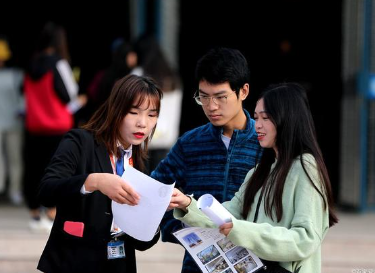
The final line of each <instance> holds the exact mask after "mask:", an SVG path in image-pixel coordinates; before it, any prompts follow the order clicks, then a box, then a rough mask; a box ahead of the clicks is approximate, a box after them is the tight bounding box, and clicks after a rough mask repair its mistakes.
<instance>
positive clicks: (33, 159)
mask: <svg viewBox="0 0 375 273" xmlns="http://www.w3.org/2000/svg"><path fill="white" fill-rule="evenodd" d="M108 50H110V51H111V58H112V59H111V63H110V65H109V66H108V67H107V68H105V69H98V71H96V73H95V75H93V77H92V79H91V80H90V83H89V85H88V86H87V88H85V89H84V90H82V89H80V88H79V86H80V85H79V80H80V79H79V74H80V73H79V68H76V67H74V68H72V66H71V64H72V60H71V57H70V54H69V48H68V41H67V33H66V31H65V29H64V28H63V27H62V26H60V25H57V24H55V23H53V22H48V23H46V24H45V25H44V27H43V29H42V30H41V32H40V35H39V37H36V47H35V50H34V53H33V55H32V57H31V59H30V60H29V62H28V63H29V65H28V66H27V67H26V68H23V69H21V68H17V67H15V66H13V65H12V44H11V43H10V41H9V40H8V39H7V37H5V36H3V35H0V197H1V199H2V200H3V201H4V200H5V202H9V203H11V204H12V205H15V206H22V205H25V206H27V208H28V210H29V212H30V221H29V228H30V229H31V230H32V231H35V232H49V231H50V230H51V228H52V224H53V220H54V218H55V213H56V212H55V208H46V207H43V206H41V204H40V203H39V201H38V198H37V192H38V186H39V183H40V180H41V178H42V176H43V173H44V170H45V168H46V166H47V165H48V163H49V161H50V159H51V157H52V155H53V154H54V152H55V149H56V148H57V146H58V143H59V142H60V140H61V138H62V136H63V135H64V134H65V133H66V132H68V131H69V130H71V129H73V128H76V127H80V126H82V125H84V124H85V123H86V122H87V121H88V120H89V119H90V117H91V115H92V114H93V113H94V112H95V111H96V110H97V109H98V108H99V107H100V106H101V105H102V104H103V103H104V102H105V101H106V100H107V99H108V97H109V94H110V93H111V90H112V87H113V86H114V84H115V82H116V81H117V80H118V79H120V78H122V77H124V76H125V75H128V74H135V75H145V76H150V77H152V78H154V79H155V80H156V82H157V83H158V84H159V86H160V87H161V89H162V90H163V93H164V95H163V100H162V102H161V104H162V107H161V109H162V110H161V112H160V116H159V120H158V125H157V129H156V131H155V134H154V137H153V141H152V142H151V143H152V144H151V145H150V147H149V149H150V150H149V151H150V153H149V163H148V166H147V167H148V168H147V172H148V173H150V172H151V171H152V170H153V169H154V168H155V167H156V166H157V164H158V163H159V161H160V160H161V159H163V158H164V157H165V155H166V154H167V152H168V150H169V148H170V147H171V146H172V145H173V144H174V143H175V141H176V140H177V138H178V135H179V123H180V115H181V105H182V89H181V82H180V77H179V75H178V73H177V72H176V71H175V70H174V69H173V68H172V67H171V65H170V64H169V63H168V61H167V59H166V57H165V54H164V52H163V51H162V49H161V47H160V45H159V44H158V41H157V40H156V39H155V38H154V37H153V36H152V35H142V36H141V37H138V39H136V41H126V40H125V39H124V38H122V37H118V38H116V39H114V41H113V42H112V44H111V47H110V48H109V49H108ZM105 53H106V52H103V54H105Z"/></svg>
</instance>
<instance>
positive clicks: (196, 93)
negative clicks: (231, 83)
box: [193, 90, 236, 106]
mask: <svg viewBox="0 0 375 273" xmlns="http://www.w3.org/2000/svg"><path fill="white" fill-rule="evenodd" d="M233 94H236V91H232V92H231V93H230V94H229V95H220V96H205V97H206V98H210V100H209V101H208V103H207V104H203V103H202V101H201V100H200V97H201V96H200V95H199V90H197V91H195V93H194V97H193V99H194V100H195V102H196V103H197V104H198V105H200V106H207V105H210V102H211V101H212V102H213V103H215V105H224V104H227V103H228V97H230V96H232V95H233ZM217 97H225V103H220V102H218V101H217Z"/></svg>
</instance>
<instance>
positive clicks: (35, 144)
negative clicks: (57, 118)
mask: <svg viewBox="0 0 375 273" xmlns="http://www.w3.org/2000/svg"><path fill="white" fill-rule="evenodd" d="M62 136H63V135H51V136H47V135H37V134H32V133H30V132H27V131H25V142H24V151H23V153H24V156H23V158H24V166H25V167H24V168H25V171H24V178H23V193H24V197H25V201H26V205H27V207H28V208H29V209H38V208H39V207H40V202H39V201H38V199H37V193H38V187H39V184H40V181H41V179H42V177H43V174H44V170H45V168H46V167H47V165H48V163H49V162H50V160H51V158H52V156H53V154H54V153H55V151H56V148H57V146H58V145H59V143H60V140H61V138H62Z"/></svg>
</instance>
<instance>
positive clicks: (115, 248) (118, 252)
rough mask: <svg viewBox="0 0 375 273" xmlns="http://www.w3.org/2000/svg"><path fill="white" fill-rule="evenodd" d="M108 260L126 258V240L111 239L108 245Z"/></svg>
mask: <svg viewBox="0 0 375 273" xmlns="http://www.w3.org/2000/svg"><path fill="white" fill-rule="evenodd" d="M107 254H108V255H107V258H108V260H112V259H120V258H125V246H124V241H119V240H115V241H110V242H109V243H108V245H107Z"/></svg>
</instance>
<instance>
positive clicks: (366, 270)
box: [0, 204, 375, 273]
mask: <svg viewBox="0 0 375 273" xmlns="http://www.w3.org/2000/svg"><path fill="white" fill-rule="evenodd" d="M27 222H28V213H27V210H26V209H25V208H23V207H18V208H17V207H12V206H9V205H7V204H0V273H34V272H39V271H37V270H36V269H35V267H36V264H37V261H38V258H39V256H40V254H41V252H42V250H43V248H44V245H45V242H46V240H47V235H46V234H33V233H31V232H30V231H29V230H28V227H27ZM182 256H183V250H182V248H181V247H180V246H176V245H173V244H166V243H162V242H159V243H158V244H157V245H156V246H154V247H153V248H152V249H150V250H148V251H146V252H138V253H137V257H138V272H139V273H150V272H152V273H178V272H180V269H181V259H182ZM322 256H323V270H322V271H323V273H351V272H355V273H370V272H371V273H375V214H347V213H340V224H338V225H337V226H335V227H334V228H332V229H331V230H330V231H329V233H328V235H327V237H326V239H325V241H324V243H323V255H322ZM311 273H314V272H311Z"/></svg>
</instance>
